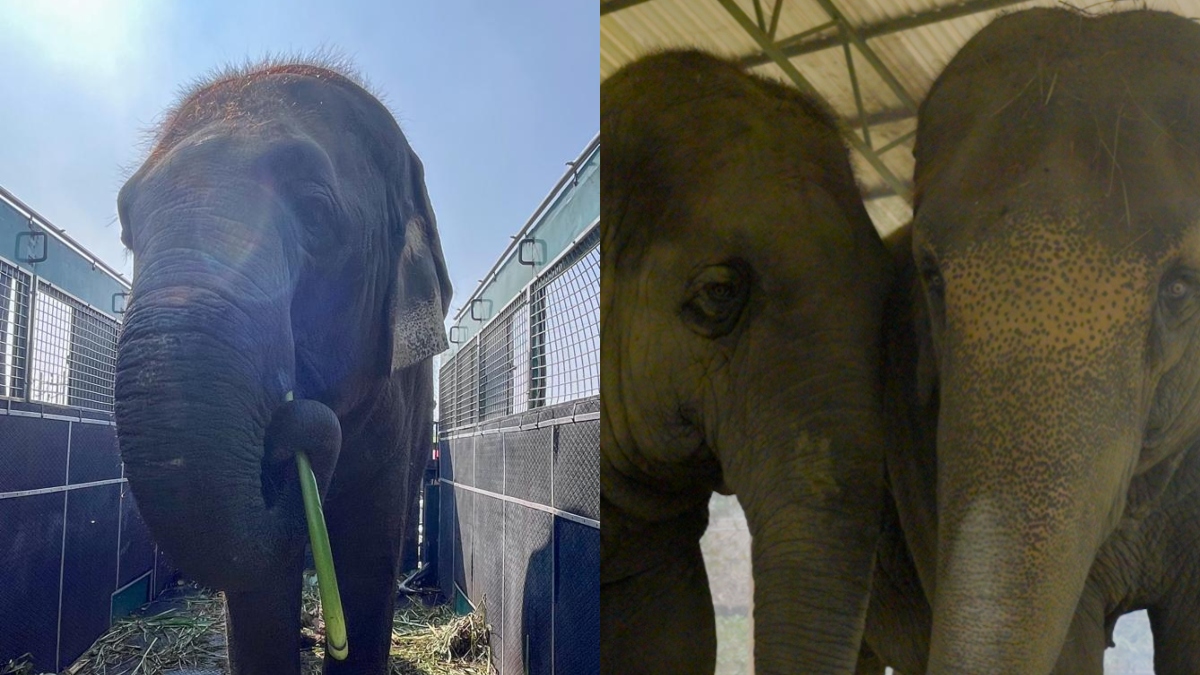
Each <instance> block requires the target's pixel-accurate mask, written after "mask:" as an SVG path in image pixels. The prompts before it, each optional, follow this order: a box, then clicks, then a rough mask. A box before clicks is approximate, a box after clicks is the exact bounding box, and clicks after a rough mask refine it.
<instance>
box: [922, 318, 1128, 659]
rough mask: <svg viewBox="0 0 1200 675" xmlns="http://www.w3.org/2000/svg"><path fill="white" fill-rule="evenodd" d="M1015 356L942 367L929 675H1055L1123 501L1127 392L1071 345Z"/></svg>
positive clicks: (1029, 349)
mask: <svg viewBox="0 0 1200 675" xmlns="http://www.w3.org/2000/svg"><path fill="white" fill-rule="evenodd" d="M1058 346H1059V347H1060V348H1062V343H1061V342H1060V343H1058ZM1066 349H1067V350H1068V352H1069V350H1070V347H1068V348H1066ZM961 351H964V352H966V351H970V350H961ZM1014 352H1015V354H1023V355H1024V356H1016V355H1013V356H1012V357H1011V360H1010V361H1008V363H1007V364H1005V365H1000V364H995V363H990V364H986V365H985V364H981V363H976V362H966V361H969V360H967V359H959V360H958V361H959V362H958V363H954V361H955V359H953V358H950V359H947V361H948V363H949V365H948V366H947V367H945V368H944V369H943V389H942V396H941V400H942V408H941V416H940V419H939V429H938V448H937V453H938V514H939V517H938V558H937V583H936V589H933V598H932V599H933V621H934V623H933V634H932V642H931V654H930V662H929V671H928V672H930V673H963V674H970V673H981V674H982V673H1028V674H1030V675H1042V674H1044V673H1049V672H1051V670H1052V669H1053V668H1054V666H1055V663H1056V661H1057V659H1058V656H1059V653H1060V651H1061V649H1062V646H1063V644H1064V641H1065V640H1066V637H1067V632H1068V629H1069V627H1070V625H1071V621H1072V617H1073V615H1074V613H1075V609H1076V606H1077V604H1078V602H1079V598H1080V597H1081V594H1082V592H1083V589H1084V584H1085V582H1086V580H1087V577H1088V573H1089V571H1090V569H1091V566H1092V562H1093V560H1094V558H1095V555H1096V551H1097V550H1098V548H1099V547H1100V545H1101V544H1102V542H1103V541H1104V540H1105V538H1106V537H1107V536H1108V535H1109V534H1110V533H1111V532H1112V530H1113V528H1114V527H1115V526H1116V523H1117V521H1118V520H1119V518H1120V515H1121V512H1122V511H1123V509H1124V495H1125V490H1126V489H1127V486H1128V484H1129V479H1130V476H1131V473H1132V470H1133V465H1134V461H1135V460H1136V457H1137V450H1138V448H1139V447H1140V440H1141V437H1140V434H1139V433H1138V431H1139V430H1140V426H1139V425H1138V423H1137V420H1136V419H1133V418H1134V417H1135V416H1136V414H1137V413H1135V412H1134V411H1135V410H1137V409H1138V408H1139V405H1138V400H1137V395H1136V393H1135V392H1136V387H1132V386H1130V383H1129V381H1128V378H1125V377H1122V376H1121V375H1120V374H1119V373H1115V372H1114V371H1111V370H1110V371H1108V372H1105V373H1099V372H1096V371H1089V370H1088V369H1087V368H1086V367H1081V366H1080V365H1079V364H1081V363H1083V361H1078V360H1075V359H1073V358H1070V357H1071V356H1072V354H1070V353H1068V354H1067V358H1063V359H1061V364H1062V365H1057V366H1056V365H1053V364H1052V362H1051V361H1050V360H1049V359H1047V358H1043V357H1044V356H1045V355H1044V354H1042V355H1039V352H1038V350H1037V349H1036V346H1030V345H1028V344H1025V345H1021V348H1018V349H1016V350H1014ZM1082 353H1083V352H1080V355H1082ZM1058 355H1059V356H1063V352H1059V354H1058ZM1111 364H1112V362H1110V363H1109V364H1108V365H1111Z"/></svg>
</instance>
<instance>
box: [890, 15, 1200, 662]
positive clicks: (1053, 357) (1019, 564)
mask: <svg viewBox="0 0 1200 675" xmlns="http://www.w3.org/2000/svg"><path fill="white" fill-rule="evenodd" d="M1198 76H1200V26H1197V25H1196V24H1195V23H1193V22H1192V21H1190V20H1188V19H1184V18H1182V17H1179V16H1175V15H1172V14H1167V13H1161V12H1152V11H1135V12H1127V13H1119V14H1111V15H1104V16H1099V17H1090V16H1087V15H1084V14H1082V13H1079V12H1073V11H1067V10H1062V9H1038V10H1029V11H1025V12H1019V13H1015V14H1011V15H1008V16H1004V17H1002V18H1000V19H998V20H996V21H995V22H993V23H992V24H990V25H989V26H988V27H987V28H985V29H984V30H983V31H982V32H980V33H979V34H978V35H976V36H975V37H974V38H973V39H972V40H971V41H970V42H969V43H968V44H967V45H966V46H965V47H964V48H963V50H962V51H961V52H959V54H958V55H957V56H956V57H955V58H954V59H953V60H952V61H951V63H950V64H949V65H948V66H947V68H946V70H945V71H944V72H943V73H942V75H941V76H940V77H939V78H938V80H937V82H936V83H935V84H934V86H933V89H932V90H931V92H930V93H929V95H928V97H927V98H926V100H925V102H924V103H923V105H922V107H921V111H920V118H919V127H918V135H917V145H916V153H915V154H916V159H917V164H916V184H917V185H918V188H919V191H918V198H917V201H916V205H915V218H914V224H913V229H912V233H911V244H910V245H908V244H906V243H905V242H904V241H903V240H901V241H900V242H899V243H900V245H901V246H902V247H903V246H906V245H908V246H909V248H910V250H911V252H912V258H911V261H912V262H911V263H910V265H909V273H908V274H907V277H908V281H907V282H905V281H904V277H903V276H902V277H901V282H900V286H899V287H898V288H897V295H896V300H897V307H898V309H897V310H896V314H895V315H893V317H892V319H893V320H894V321H893V320H889V323H894V327H895V326H899V327H903V326H904V322H905V321H910V322H911V323H910V324H909V326H908V329H901V330H899V331H897V332H894V333H893V334H892V336H891V339H890V340H889V343H890V344H891V348H892V352H893V354H892V358H891V361H892V364H893V367H894V371H893V372H894V374H896V380H895V383H894V385H893V386H894V387H896V389H894V391H899V392H902V394H903V396H901V397H899V398H897V399H896V400H907V402H908V404H909V407H908V410H907V411H906V412H901V414H900V417H899V419H901V420H902V422H903V423H901V424H900V425H899V427H900V428H904V429H908V432H906V433H904V434H897V438H903V439H906V442H904V443H900V444H897V445H896V446H895V447H896V452H895V453H893V454H892V456H890V457H889V478H890V481H891V484H892V490H893V493H894V495H895V497H896V499H895V506H896V510H895V513H894V516H895V518H894V519H893V521H892V522H893V527H889V528H886V534H885V537H884V541H885V544H884V546H883V548H882V549H881V550H882V551H883V552H882V553H881V556H880V558H881V570H883V571H882V572H881V573H878V574H877V575H876V582H877V584H876V587H875V591H874V593H873V602H872V609H871V613H870V614H871V618H870V619H869V620H868V629H867V642H868V644H869V645H870V646H871V647H872V649H874V650H875V651H876V652H877V653H879V654H880V655H881V656H882V657H883V660H884V661H885V662H889V663H892V664H894V665H896V666H897V668H898V670H901V671H903V672H910V673H916V672H922V671H925V672H929V673H968V674H969V673H1018V674H1029V675H1042V674H1045V673H1050V672H1055V673H1091V674H1095V673H1101V672H1103V653H1104V649H1105V646H1106V644H1107V642H1108V641H1109V640H1110V639H1111V638H1110V636H1111V631H1112V628H1113V625H1114V624H1115V622H1116V620H1117V618H1118V617H1119V616H1120V615H1121V614H1123V613H1125V612H1128V611H1132V610H1136V609H1142V608H1145V609H1147V610H1148V613H1149V616H1150V622H1151V627H1152V630H1153V633H1154V646H1155V670H1156V672H1158V673H1160V674H1163V673H1194V672H1196V668H1197V664H1200V576H1198V575H1197V574H1196V572H1197V570H1200V551H1198V549H1197V548H1196V542H1197V541H1200V493H1198V492H1197V488H1200V453H1198V452H1197V447H1198V446H1200V124H1198V123H1197V117H1196V115H1197V114H1198V113H1196V112H1193V111H1200V84H1197V83H1198V82H1200V79H1198ZM905 283H907V284H908V286H907V287H906V286H905ZM906 295H907V297H905V296H906ZM906 303H907V306H908V309H904V307H905V304H906ZM912 327H915V328H916V330H911V328H912ZM906 416H907V420H904V418H905V417H906ZM896 525H898V526H899V528H900V529H898V528H897V527H896ZM901 530H902V532H903V535H902V536H896V533H897V532H898V531H901ZM914 591H916V592H915V593H914ZM926 668H927V670H926Z"/></svg>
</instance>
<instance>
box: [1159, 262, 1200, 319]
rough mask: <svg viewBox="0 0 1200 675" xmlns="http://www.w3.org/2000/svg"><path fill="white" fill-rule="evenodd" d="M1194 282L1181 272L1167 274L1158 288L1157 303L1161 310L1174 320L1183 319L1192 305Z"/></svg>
mask: <svg viewBox="0 0 1200 675" xmlns="http://www.w3.org/2000/svg"><path fill="white" fill-rule="evenodd" d="M1195 295H1196V280H1195V279H1194V278H1193V277H1192V276H1190V275H1188V274H1186V273H1183V272H1175V273H1172V274H1168V275H1167V276H1166V277H1164V278H1163V280H1162V283H1161V284H1160V285H1159V288H1158V297H1159V301H1160V303H1161V305H1162V307H1163V310H1164V311H1165V312H1166V313H1167V314H1168V315H1169V316H1170V317H1171V318H1174V319H1181V318H1184V314H1185V313H1186V312H1187V310H1188V308H1189V307H1191V306H1192V305H1193V304H1194V303H1192V300H1193V299H1194V297H1195Z"/></svg>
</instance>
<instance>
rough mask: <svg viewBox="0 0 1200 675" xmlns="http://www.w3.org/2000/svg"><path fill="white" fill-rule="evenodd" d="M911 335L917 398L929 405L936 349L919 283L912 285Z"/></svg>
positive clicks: (934, 379) (934, 380)
mask: <svg viewBox="0 0 1200 675" xmlns="http://www.w3.org/2000/svg"><path fill="white" fill-rule="evenodd" d="M912 308H913V317H912V318H913V333H914V334H913V337H914V339H915V340H916V343H917V400H918V402H920V404H921V405H922V406H927V405H929V403H930V401H931V400H932V399H933V394H934V392H935V391H936V389H937V382H938V363H937V350H935V349H934V346H933V326H932V325H931V324H930V318H929V306H928V305H927V304H926V301H925V294H924V292H923V291H922V289H921V285H920V283H915V284H913V286H912Z"/></svg>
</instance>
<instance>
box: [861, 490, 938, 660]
mask: <svg viewBox="0 0 1200 675" xmlns="http://www.w3.org/2000/svg"><path fill="white" fill-rule="evenodd" d="M932 627H933V611H932V610H931V609H930V607H929V602H928V601H927V600H926V599H925V592H924V590H923V588H922V587H921V580H920V578H919V577H918V575H917V568H916V565H915V564H914V563H913V560H912V556H911V555H910V554H909V550H908V545H907V544H906V542H905V539H904V533H903V532H902V531H901V529H900V523H899V519H898V516H897V514H896V511H895V509H894V508H893V507H892V506H891V504H890V502H889V506H888V509H887V511H886V512H885V518H884V527H883V531H882V536H881V537H880V540H879V552H878V555H876V558H875V574H874V577H873V581H872V585H871V601H870V604H869V605H868V607H867V622H866V626H865V628H864V631H863V641H864V643H865V644H864V646H868V647H870V649H871V651H872V653H874V654H877V655H878V657H879V658H880V659H881V661H882V662H883V663H885V664H886V665H889V666H891V667H892V669H893V670H895V671H896V672H897V673H924V672H925V668H926V662H927V661H928V658H929V634H930V632H931V630H932Z"/></svg>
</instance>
